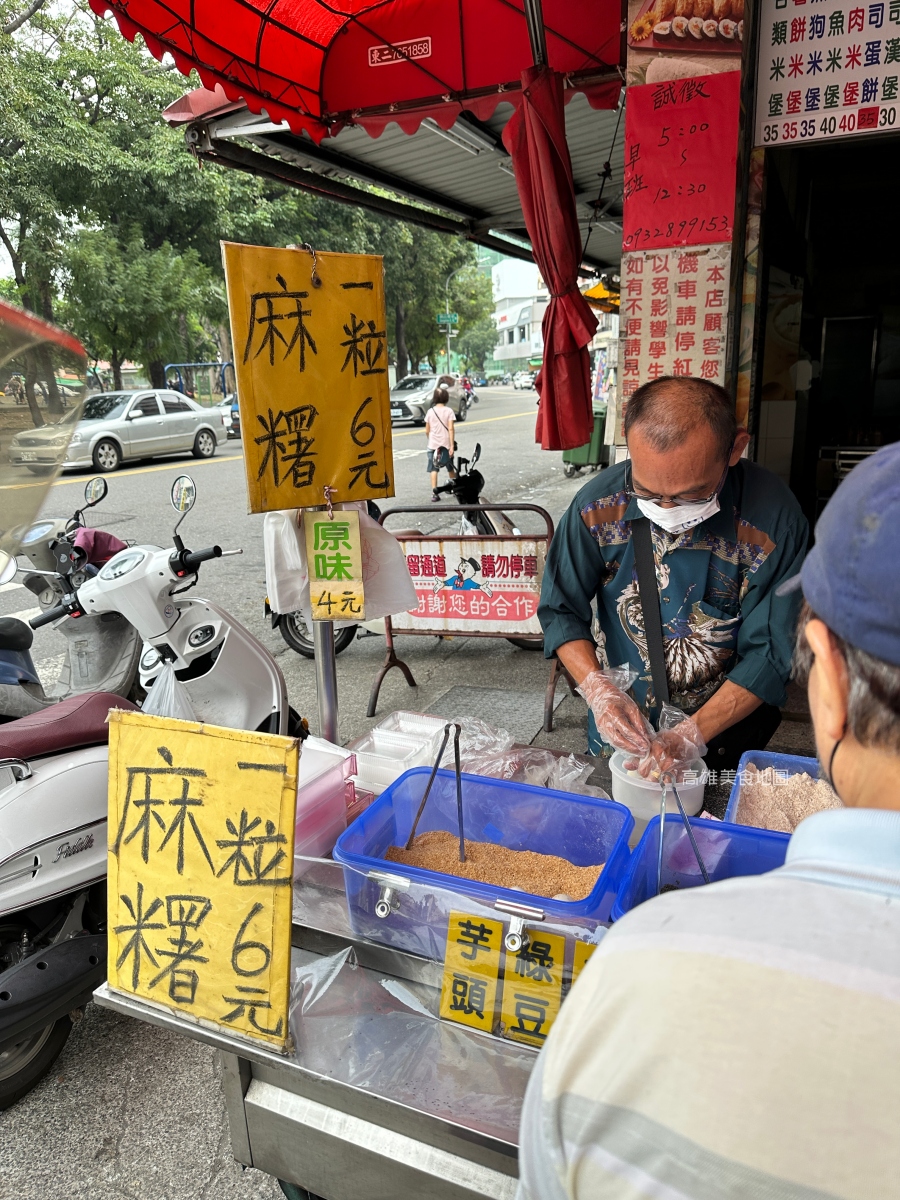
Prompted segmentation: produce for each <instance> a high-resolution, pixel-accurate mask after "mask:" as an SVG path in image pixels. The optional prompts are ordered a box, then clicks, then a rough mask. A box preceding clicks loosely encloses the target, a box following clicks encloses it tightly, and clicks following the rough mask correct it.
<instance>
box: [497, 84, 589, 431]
mask: <svg viewBox="0 0 900 1200" xmlns="http://www.w3.org/2000/svg"><path fill="white" fill-rule="evenodd" d="M503 143H504V145H505V146H506V148H507V150H508V151H509V152H510V154H511V155H512V159H513V166H514V168H515V172H516V185H517V186H518V189H519V197H520V199H521V201H522V211H523V213H524V214H525V224H526V226H527V228H528V234H529V237H530V238H531V245H532V248H533V250H534V259H535V262H536V263H537V265H538V268H539V270H540V272H541V275H542V276H543V279H544V282H545V283H546V284H547V287H548V289H549V291H550V303H549V305H548V307H547V311H546V312H545V313H544V324H543V331H544V365H543V368H542V369H541V372H540V374H539V375H538V378H537V384H536V386H537V390H538V395H539V396H540V400H539V403H538V418H537V426H536V428H535V437H534V440H535V441H536V442H540V444H541V446H542V448H543V449H544V450H571V449H574V448H575V447H576V446H583V445H584V444H585V442H589V441H590V440H591V434H592V433H593V429H594V417H593V412H592V410H591V371H590V357H589V355H588V350H587V347H588V345H589V344H590V341H591V339H592V337H593V336H594V331H595V330H596V328H597V318H596V316H595V315H594V313H593V312H592V310H591V307H590V305H589V304H588V302H587V301H586V300H585V299H584V297H583V296H582V295H581V293H580V292H579V290H578V267H579V264H580V262H581V233H580V231H579V229H578V218H577V215H576V212H575V186H574V183H573V180H572V161H571V159H570V158H569V148H568V145H567V144H566V122H565V113H564V103H563V76H562V75H561V74H560V73H559V72H558V71H554V70H552V69H551V68H550V67H529V69H528V70H527V71H523V72H522V101H521V104H520V105H519V107H518V108H517V109H516V111H515V112H514V113H513V115H512V116H511V117H510V119H509V121H508V123H507V126H506V129H505V130H504V132H503Z"/></svg>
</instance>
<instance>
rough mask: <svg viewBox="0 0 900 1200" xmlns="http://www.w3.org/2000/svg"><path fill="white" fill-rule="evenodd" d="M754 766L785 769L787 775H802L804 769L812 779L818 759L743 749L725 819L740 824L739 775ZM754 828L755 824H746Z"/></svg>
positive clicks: (817, 773) (816, 772)
mask: <svg viewBox="0 0 900 1200" xmlns="http://www.w3.org/2000/svg"><path fill="white" fill-rule="evenodd" d="M749 766H754V767H756V769H757V770H758V771H764V770H765V769H766V767H774V768H775V770H776V771H787V773H788V774H789V775H802V774H803V773H804V771H805V772H806V774H807V775H811V776H812V778H813V779H818V778H819V760H818V759H816V758H803V757H801V755H799V754H771V753H770V752H769V751H768V750H745V751H744V753H743V754H742V755H741V760H740V762H739V763H738V771H737V778H736V779H735V781H734V783H733V784H732V785H731V795H730V796H729V797H728V807H727V808H726V809H725V820H726V821H732V822H733V823H734V824H735V825H738V824H740V822H739V820H738V811H739V809H740V803H741V776H742V775H743V773H744V771H746V769H747V767H749ZM747 828H753V829H755V828H756V826H747Z"/></svg>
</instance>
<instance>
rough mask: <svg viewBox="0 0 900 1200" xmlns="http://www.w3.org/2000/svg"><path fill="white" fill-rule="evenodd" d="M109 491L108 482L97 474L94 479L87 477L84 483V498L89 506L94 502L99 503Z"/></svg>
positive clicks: (91, 506)
mask: <svg viewBox="0 0 900 1200" xmlns="http://www.w3.org/2000/svg"><path fill="white" fill-rule="evenodd" d="M108 491H109V484H108V483H107V482H106V480H105V479H101V478H100V477H99V476H98V477H97V478H95V479H89V480H88V481H87V483H86V484H85V485H84V500H85V503H86V504H87V506H88V507H89V508H93V506H94V505H95V504H99V503H100V501H101V500H102V499H103V498H104V496H105V495H106V493H107V492H108Z"/></svg>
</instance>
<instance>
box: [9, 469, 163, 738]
mask: <svg viewBox="0 0 900 1200" xmlns="http://www.w3.org/2000/svg"><path fill="white" fill-rule="evenodd" d="M108 490H109V489H108V485H107V483H106V480H105V479H92V480H90V481H89V482H88V484H87V485H86V487H85V489H84V499H85V503H84V506H83V507H82V508H80V509H76V511H75V513H74V515H73V516H71V517H69V518H64V517H49V518H45V519H42V520H39V521H37V522H35V523H34V524H33V525H32V526H31V527H30V528H29V529H28V530H27V531H26V533H25V534H24V536H23V538H22V542H21V548H20V554H21V555H22V556H24V557H26V558H28V559H29V561H30V566H31V569H30V570H26V571H24V573H23V576H22V584H23V586H24V587H26V588H27V589H28V590H29V591H30V592H32V593H33V594H34V595H35V596H36V597H37V600H38V604H39V606H40V607H41V608H42V609H43V610H44V612H45V613H46V612H47V611H48V610H50V609H52V608H55V607H56V606H57V605H59V604H61V603H62V601H63V600H64V599H65V597H66V596H69V595H73V594H74V593H75V592H76V590H77V589H78V588H79V587H80V586H81V585H82V584H83V583H84V582H85V581H86V580H87V579H88V578H89V576H91V575H94V574H96V573H97V571H98V570H100V568H101V567H102V566H103V565H104V564H105V563H106V562H107V561H108V560H109V559H110V558H111V557H112V555H113V554H115V553H117V552H118V551H119V550H124V549H125V543H124V542H122V541H120V540H119V539H118V538H117V537H114V536H113V535H112V534H109V533H104V532H103V531H102V530H99V529H87V528H85V524H84V514H85V513H86V512H87V510H88V509H90V508H94V507H95V505H97V504H99V503H100V501H101V500H103V499H104V497H105V496H106V494H107V492H108ZM16 571H17V567H16V563H15V561H14V560H12V561H11V563H10V564H8V568H7V572H6V574H5V575H4V577H3V579H2V580H0V582H4V583H5V582H8V581H9V579H11V578H12V577H13V576H14V575H15V574H16ZM46 623H47V622H43V621H42V622H40V624H46ZM36 627H37V626H35V628H36ZM57 629H58V632H59V633H60V635H61V636H62V637H64V638H65V639H66V643H67V647H66V653H65V655H64V656H63V657H62V664H61V666H60V670H59V676H58V678H57V679H56V681H55V682H54V683H53V684H52V685H51V686H50V687H49V688H48V689H46V690H45V689H44V686H43V684H42V683H41V680H40V677H39V676H38V673H37V671H36V669H35V666H34V661H33V659H32V655H31V648H32V645H33V638H34V635H33V633H32V630H31V629H29V627H28V626H27V625H26V624H25V622H24V621H19V620H16V619H14V618H9V617H7V618H2V619H0V722H2V721H9V720H15V719H16V718H17V717H23V716H27V715H28V714H30V713H35V712H39V711H40V710H41V709H43V708H46V707H47V706H48V705H52V704H57V703H58V702H59V701H60V700H63V699H65V698H66V697H68V696H77V695H83V694H85V693H86V692H113V693H115V694H116V695H118V696H124V697H127V698H129V699H131V700H138V699H139V698H140V695H141V693H140V692H139V685H138V660H139V658H140V653H141V639H140V637H139V636H138V633H137V630H136V629H135V628H134V626H133V625H131V624H130V623H129V622H128V621H127V620H126V619H125V618H124V617H122V616H121V615H120V614H118V613H110V614H106V615H104V616H103V617H85V618H84V619H83V620H82V621H81V622H80V623H78V624H77V625H76V624H75V623H73V622H71V621H60V623H59V625H58V627H57Z"/></svg>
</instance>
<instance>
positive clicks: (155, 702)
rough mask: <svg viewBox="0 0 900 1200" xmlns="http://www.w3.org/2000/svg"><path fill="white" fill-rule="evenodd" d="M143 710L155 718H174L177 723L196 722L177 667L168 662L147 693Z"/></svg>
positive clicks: (195, 715) (195, 716)
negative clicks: (178, 675)
mask: <svg viewBox="0 0 900 1200" xmlns="http://www.w3.org/2000/svg"><path fill="white" fill-rule="evenodd" d="M143 709H144V712H145V713H150V715H151V716H154V717H173V718H174V719H175V720H176V721H196V720H197V714H196V713H195V712H194V708H193V705H192V704H191V698H190V696H189V695H188V690H187V688H186V687H185V686H184V684H183V683H182V682H181V680H180V679H179V678H178V677H177V676H176V674H175V667H174V666H173V665H172V663H170V662H167V663H165V664H164V665H163V668H162V670H161V671H160V673H159V674H158V675H157V677H156V680H155V681H154V684H153V687H152V688H150V691H149V692H148V693H147V699H146V700H145V701H144V705H143Z"/></svg>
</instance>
